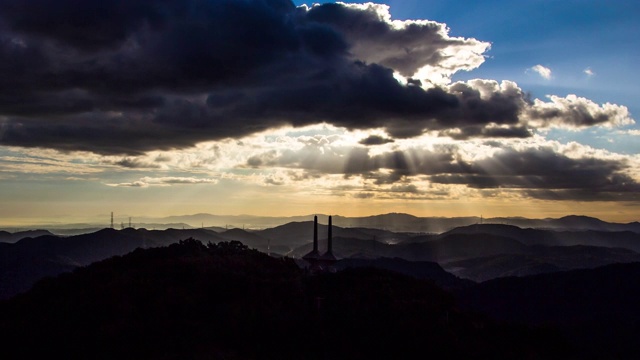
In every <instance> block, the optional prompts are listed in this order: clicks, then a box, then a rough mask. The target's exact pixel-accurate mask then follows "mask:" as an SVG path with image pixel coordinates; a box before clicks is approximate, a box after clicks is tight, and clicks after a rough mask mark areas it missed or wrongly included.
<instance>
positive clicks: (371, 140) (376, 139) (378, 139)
mask: <svg viewBox="0 0 640 360" xmlns="http://www.w3.org/2000/svg"><path fill="white" fill-rule="evenodd" d="M392 142H393V139H389V138H385V137H382V136H380V135H371V136H369V137H367V138H364V139H362V140H360V144H362V145H383V144H388V143H392Z"/></svg>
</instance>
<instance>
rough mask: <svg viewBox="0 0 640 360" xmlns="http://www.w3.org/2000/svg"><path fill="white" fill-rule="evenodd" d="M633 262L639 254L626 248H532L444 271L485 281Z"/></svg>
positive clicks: (459, 263) (638, 259)
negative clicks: (524, 251)
mask: <svg viewBox="0 0 640 360" xmlns="http://www.w3.org/2000/svg"><path fill="white" fill-rule="evenodd" d="M630 262H640V254H638V253H636V252H634V251H631V250H627V249H620V248H604V247H594V246H582V245H576V246H567V247H559V246H553V247H547V246H532V247H529V249H528V253H527V254H503V255H494V256H488V257H481V258H475V259H467V260H462V261H453V262H449V263H446V264H444V268H445V269H446V270H447V271H449V272H451V273H453V274H455V275H457V276H460V277H462V278H465V279H471V280H474V281H486V280H491V279H495V278H499V277H507V276H527V275H536V274H544V273H550V272H556V271H565V270H574V269H591V268H596V267H600V266H604V265H609V264H621V263H630Z"/></svg>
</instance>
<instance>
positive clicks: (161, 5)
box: [0, 0, 633, 167]
mask: <svg viewBox="0 0 640 360" xmlns="http://www.w3.org/2000/svg"><path fill="white" fill-rule="evenodd" d="M0 14H1V15H0V16H1V18H0V72H1V73H2V77H1V78H0V144H2V145H11V146H19V147H43V148H52V149H57V150H62V151H74V150H81V151H88V152H93V153H97V154H124V155H140V154H143V153H145V152H148V151H153V150H170V149H184V148H188V147H191V146H193V145H195V144H197V143H199V142H202V141H208V140H220V139H226V138H238V137H242V136H246V135H249V134H253V133H257V132H260V131H264V130H267V129H273V128H278V127H281V126H285V125H286V126H294V127H302V126H306V125H311V124H316V123H320V122H325V123H328V124H331V125H334V126H337V127H343V128H346V129H350V130H355V129H363V130H366V129H382V130H383V131H384V132H385V133H386V134H387V135H388V137H385V138H384V139H382V138H380V139H378V138H370V139H367V140H364V142H363V143H364V144H368V145H374V144H376V143H380V142H389V141H393V139H403V138H412V137H416V136H420V135H421V134H424V133H426V132H432V131H434V132H437V133H439V134H440V135H442V136H449V137H452V138H454V139H469V138H523V137H529V136H531V135H532V134H533V132H534V131H535V130H537V129H540V128H548V127H566V128H579V127H584V126H593V125H604V126H617V125H620V124H629V123H632V121H633V120H632V119H631V117H630V116H629V114H628V111H627V109H626V108H625V107H624V106H620V105H614V104H604V105H598V104H596V103H594V102H591V101H590V100H588V99H583V98H576V97H571V96H569V97H566V98H563V97H556V96H553V97H550V98H549V101H546V102H545V101H541V100H538V99H535V100H532V99H530V97H529V96H528V94H527V93H526V92H525V91H523V90H522V89H520V88H519V87H518V85H517V84H515V83H513V82H510V81H503V82H501V83H498V82H496V81H493V80H473V81H466V82H453V83H452V82H451V76H452V75H453V74H454V73H456V72H458V71H462V70H465V71H468V70H472V69H475V68H477V67H478V66H480V65H481V64H482V63H483V61H484V60H485V58H484V54H485V52H486V51H487V50H488V49H489V47H490V44H489V43H487V42H484V41H480V40H476V39H473V38H461V37H452V36H450V35H449V33H448V29H447V27H446V25H445V24H441V23H437V22H433V21H427V20H415V21H409V20H407V21H399V20H392V19H391V16H390V13H389V8H388V7H387V6H386V5H375V4H371V3H368V4H341V3H335V4H331V3H329V4H323V5H314V6H311V7H307V6H301V7H295V6H294V5H293V3H291V2H290V1H286V0H217V1H205V0H159V1H153V2H149V1H106V2H94V1H82V2H78V1H72V0H59V1H45V0H30V1H23V0H1V1H0ZM533 69H534V70H535V71H537V72H538V73H539V74H540V75H542V76H543V77H545V78H548V77H550V76H551V72H550V70H549V69H547V68H544V67H542V66H540V65H537V66H536V67H534V68H533ZM122 165H123V166H130V167H137V166H139V164H135V163H123V164H122Z"/></svg>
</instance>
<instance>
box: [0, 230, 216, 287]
mask: <svg viewBox="0 0 640 360" xmlns="http://www.w3.org/2000/svg"><path fill="white" fill-rule="evenodd" d="M187 237H193V238H196V239H198V240H201V241H205V242H219V241H222V240H223V238H221V237H220V236H218V234H217V233H215V232H213V231H210V230H204V229H187V230H177V229H168V230H164V231H160V230H146V229H133V228H127V229H124V230H113V229H108V228H107V229H102V230H100V231H97V232H94V233H91V234H82V235H76V236H69V237H57V236H53V235H46V236H39V237H36V238H24V239H22V240H20V241H18V242H16V243H13V244H9V243H0V299H3V298H7V297H10V296H13V295H15V294H17V293H19V292H22V291H25V290H27V289H29V287H31V285H33V283H34V282H35V281H36V280H38V279H40V278H42V277H44V276H54V275H57V274H60V273H61V272H64V271H69V270H71V269H73V268H74V267H77V266H84V265H89V264H91V263H92V262H95V261H99V260H103V259H106V258H108V257H111V256H115V255H124V254H126V253H129V252H131V251H133V250H135V249H136V248H139V247H143V248H144V247H151V246H163V245H169V244H171V243H175V242H176V241H179V240H180V239H184V238H187Z"/></svg>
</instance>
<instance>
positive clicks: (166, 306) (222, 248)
mask: <svg viewBox="0 0 640 360" xmlns="http://www.w3.org/2000/svg"><path fill="white" fill-rule="evenodd" d="M0 338H1V339H2V343H3V348H2V358H3V359H17V358H19V359H26V358H43V357H45V356H46V357H47V358H65V359H87V358H92V359H114V358H119V359H133V358H135V359H391V358H399V359H411V358H416V359H418V358H419V359H425V358H436V359H442V358H444V359H460V358H464V359H485V358H491V359H524V358H526V359H552V358H566V357H567V356H568V354H567V353H566V351H567V348H566V347H564V345H563V344H564V343H563V342H562V340H560V339H559V338H558V337H556V335H555V334H554V333H551V332H546V331H542V330H532V329H530V328H526V327H513V326H506V325H503V324H500V323H497V322H493V321H490V320H488V319H487V318H485V317H481V316H477V315H471V314H469V313H465V312H461V311H459V310H457V308H456V306H455V304H454V300H453V297H452V295H450V294H449V293H447V292H445V291H443V290H441V289H440V288H438V287H437V286H435V285H433V284H432V283H431V282H426V281H423V280H419V279H415V278H411V277H407V276H403V275H400V274H397V273H393V272H389V271H385V270H376V269H363V268H361V269H351V270H345V271H340V272H337V273H330V274H324V275H315V276H311V275H309V274H308V273H306V272H305V271H304V270H302V269H300V268H298V266H296V264H295V263H294V262H293V261H292V260H290V259H286V258H285V259H276V258H271V257H269V256H267V255H265V254H263V253H259V252H257V251H255V250H248V249H247V248H246V247H245V246H244V245H242V244H241V243H239V242H231V243H227V242H222V243H219V244H217V245H213V244H210V245H208V246H204V245H202V244H201V243H200V242H198V241H195V240H185V241H181V242H180V243H179V244H173V245H170V246H169V247H166V248H154V249H146V250H143V249H138V250H135V251H134V252H132V253H130V254H128V255H125V256H122V257H113V258H110V259H108V260H104V261H101V262H98V263H95V264H92V265H90V266H88V267H83V268H78V269H76V270H75V271H74V272H73V273H67V274H63V275H61V276H59V277H58V278H55V279H53V278H49V279H46V280H43V281H40V282H39V283H38V284H36V286H35V287H34V288H33V289H32V290H30V291H29V292H27V293H25V294H22V295H18V296H16V297H14V298H12V299H10V300H6V301H4V302H0Z"/></svg>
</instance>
